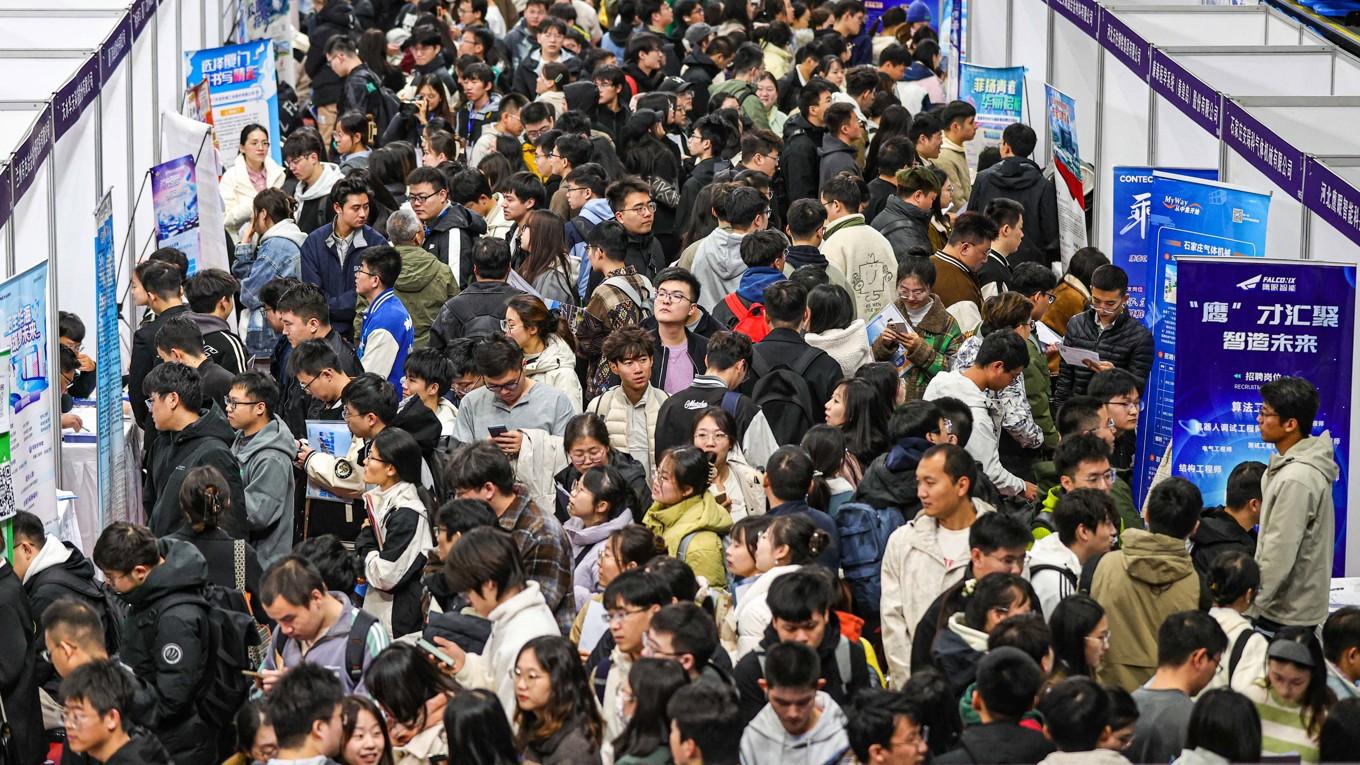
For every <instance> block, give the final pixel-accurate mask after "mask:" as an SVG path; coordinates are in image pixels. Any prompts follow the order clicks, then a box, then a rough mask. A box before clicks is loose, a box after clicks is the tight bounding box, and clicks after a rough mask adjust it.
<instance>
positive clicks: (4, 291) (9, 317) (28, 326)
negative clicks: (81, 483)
mask: <svg viewBox="0 0 1360 765" xmlns="http://www.w3.org/2000/svg"><path fill="white" fill-rule="evenodd" d="M47 288H48V284H47V261H43V262H42V263H39V264H38V265H36V266H34V267H32V268H30V269H28V270H27V271H24V272H23V273H21V274H18V275H17V276H13V277H10V278H9V279H6V280H5V281H4V282H2V283H0V317H3V320H4V328H5V342H4V347H5V348H6V349H7V350H8V352H9V363H8V364H6V365H5V370H6V377H7V388H8V393H9V395H8V396H6V397H5V407H6V414H7V416H8V421H9V445H10V455H9V457H10V461H9V463H8V467H9V469H10V470H9V475H8V479H9V481H8V484H7V485H0V492H5V491H6V490H8V492H9V493H10V495H11V496H12V497H13V505H10V506H9V507H8V509H0V519H3V518H4V517H6V516H5V515H4V513H6V512H7V513H9V514H11V515H12V514H13V511H14V510H15V509H16V508H23V509H24V510H27V511H28V512H30V513H33V514H34V515H36V516H38V517H39V518H41V519H42V521H43V522H44V523H51V522H53V521H55V520H56V518H57V469H56V466H57V456H56V450H55V445H54V443H53V435H54V434H53V430H54V428H53V424H54V423H53V421H52V418H53V416H54V415H55V413H56V412H57V410H58V408H59V407H58V405H57V404H58V402H57V398H56V397H57V396H58V395H59V392H58V391H57V389H56V386H55V385H54V384H53V375H52V367H51V363H50V361H51V358H50V351H51V345H50V343H51V335H50V334H49V332H50V331H51V325H50V322H49V319H50V318H51V316H50V315H49V312H48V305H49V303H48V295H47ZM0 507H3V506H0Z"/></svg>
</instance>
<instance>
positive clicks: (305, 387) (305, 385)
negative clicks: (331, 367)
mask: <svg viewBox="0 0 1360 765" xmlns="http://www.w3.org/2000/svg"><path fill="white" fill-rule="evenodd" d="M320 377H321V375H317V376H316V377H313V378H312V379H310V380H308V381H307V382H303V381H302V378H301V377H299V378H297V381H298V384H299V385H301V386H302V392H303V393H306V394H307V395H311V393H312V391H311V387H312V385H313V384H315V383H316V381H317V379H318V378H320Z"/></svg>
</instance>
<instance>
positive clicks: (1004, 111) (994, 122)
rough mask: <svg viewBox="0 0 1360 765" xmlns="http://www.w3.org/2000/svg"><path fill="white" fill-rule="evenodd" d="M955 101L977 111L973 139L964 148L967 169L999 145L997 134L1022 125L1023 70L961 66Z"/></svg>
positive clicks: (998, 135)
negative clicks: (966, 104) (1008, 127)
mask: <svg viewBox="0 0 1360 765" xmlns="http://www.w3.org/2000/svg"><path fill="white" fill-rule="evenodd" d="M959 99H960V100H963V101H967V102H968V103H970V104H972V105H973V108H974V109H976V110H977V118H976V119H975V120H974V122H975V123H976V124H977V130H978V132H977V136H976V137H974V139H973V140H971V141H969V142H968V143H967V144H965V145H964V151H965V152H966V153H967V155H968V165H969V167H977V160H978V155H979V154H981V153H982V150H983V149H985V148H987V147H988V146H1000V145H1001V131H1003V130H1005V129H1006V127H1007V126H1008V125H1012V124H1014V123H1016V122H1023V121H1024V109H1025V67H1023V66H1011V67H991V66H978V65H976V64H967V63H965V64H963V65H962V67H961V68H960V70H959Z"/></svg>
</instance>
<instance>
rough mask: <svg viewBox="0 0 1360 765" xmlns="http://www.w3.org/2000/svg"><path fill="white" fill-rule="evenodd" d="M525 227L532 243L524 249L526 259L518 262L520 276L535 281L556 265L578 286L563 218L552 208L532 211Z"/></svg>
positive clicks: (571, 282)
mask: <svg viewBox="0 0 1360 765" xmlns="http://www.w3.org/2000/svg"><path fill="white" fill-rule="evenodd" d="M524 226H525V228H527V229H529V246H528V247H527V248H525V250H526V252H527V253H528V254H527V255H525V257H524V262H522V263H520V264H519V275H520V276H523V277H524V279H525V281H528V282H533V280H535V279H537V278H538V277H539V276H540V275H542V274H543V273H545V272H547V271H551V270H552V269H554V268H556V269H558V270H559V271H561V272H562V276H563V277H564V278H565V279H566V280H567V284H568V285H569V286H571V287H574V286H576V285H575V283H574V280H573V279H572V278H571V277H572V273H571V264H570V261H568V260H567V235H566V228H565V224H564V223H563V222H562V218H560V217H558V215H557V213H555V212H552V211H550V210H531V211H529V215H528V217H527V218H526V219H525V221H524Z"/></svg>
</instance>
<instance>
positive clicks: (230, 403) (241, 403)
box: [227, 398, 264, 412]
mask: <svg viewBox="0 0 1360 765" xmlns="http://www.w3.org/2000/svg"><path fill="white" fill-rule="evenodd" d="M263 403H264V402H263V401H237V400H236V399H234V398H229V399H227V411H228V412H230V411H231V410H233V409H235V408H236V407H238V406H255V405H256V404H263Z"/></svg>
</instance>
